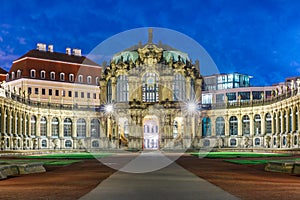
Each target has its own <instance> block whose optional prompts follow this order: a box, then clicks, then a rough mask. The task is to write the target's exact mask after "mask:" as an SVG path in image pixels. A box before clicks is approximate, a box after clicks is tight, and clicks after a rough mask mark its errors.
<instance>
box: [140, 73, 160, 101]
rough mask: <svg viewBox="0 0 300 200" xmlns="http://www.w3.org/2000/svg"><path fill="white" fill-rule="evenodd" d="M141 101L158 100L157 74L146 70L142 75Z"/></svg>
mask: <svg viewBox="0 0 300 200" xmlns="http://www.w3.org/2000/svg"><path fill="white" fill-rule="evenodd" d="M142 92H143V102H158V76H157V75H156V74H155V73H152V72H148V73H146V74H145V75H144V77H143V84H142Z"/></svg>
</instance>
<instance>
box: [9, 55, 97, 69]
mask: <svg viewBox="0 0 300 200" xmlns="http://www.w3.org/2000/svg"><path fill="white" fill-rule="evenodd" d="M26 59H33V60H40V61H47V62H49V61H50V62H54V63H64V64H72V65H81V66H90V67H94V68H102V67H101V65H88V64H80V63H74V62H65V61H58V60H50V59H42V58H34V57H28V56H26V57H24V58H21V59H17V60H15V61H13V62H12V63H13V64H15V63H17V62H20V61H23V60H26ZM96 66H97V67H96Z"/></svg>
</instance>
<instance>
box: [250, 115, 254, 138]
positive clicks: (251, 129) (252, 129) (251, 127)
mask: <svg viewBox="0 0 300 200" xmlns="http://www.w3.org/2000/svg"><path fill="white" fill-rule="evenodd" d="M253 115H254V114H253V113H251V114H250V115H249V120H250V123H249V126H250V136H251V137H253V136H254V135H255V134H256V130H254V124H255V122H254V116H253Z"/></svg>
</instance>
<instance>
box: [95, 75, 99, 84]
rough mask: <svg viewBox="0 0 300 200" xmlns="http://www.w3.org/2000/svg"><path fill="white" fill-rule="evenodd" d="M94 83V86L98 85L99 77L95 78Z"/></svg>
mask: <svg viewBox="0 0 300 200" xmlns="http://www.w3.org/2000/svg"><path fill="white" fill-rule="evenodd" d="M95 81H96V85H99V77H98V76H97V77H96V80H95Z"/></svg>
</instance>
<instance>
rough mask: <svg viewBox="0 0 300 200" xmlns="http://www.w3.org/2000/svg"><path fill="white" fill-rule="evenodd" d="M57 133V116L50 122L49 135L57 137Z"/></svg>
mask: <svg viewBox="0 0 300 200" xmlns="http://www.w3.org/2000/svg"><path fill="white" fill-rule="evenodd" d="M58 134H59V122H58V118H57V117H54V118H53V119H52V122H51V135H52V136H53V137H58Z"/></svg>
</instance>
